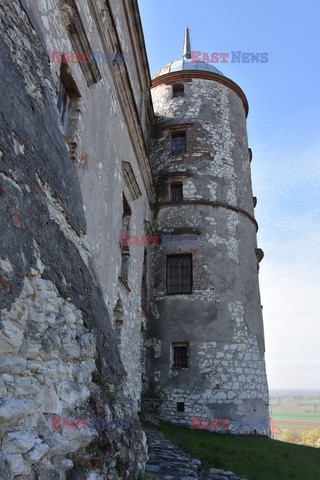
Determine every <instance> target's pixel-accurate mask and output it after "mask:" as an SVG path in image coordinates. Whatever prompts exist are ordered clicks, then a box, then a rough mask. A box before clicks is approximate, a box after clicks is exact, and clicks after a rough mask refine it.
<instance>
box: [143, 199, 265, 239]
mask: <svg viewBox="0 0 320 480" xmlns="http://www.w3.org/2000/svg"><path fill="white" fill-rule="evenodd" d="M185 205H209V206H211V207H222V208H226V209H228V210H232V211H234V212H237V213H241V214H243V215H245V216H246V217H248V218H249V219H250V220H251V222H252V223H253V224H254V226H255V228H256V231H258V228H259V227H258V222H257V220H256V219H255V218H254V216H253V215H251V213H249V212H247V211H246V210H244V209H243V208H239V207H236V206H234V205H230V204H229V203H224V202H213V201H210V200H182V202H177V203H172V202H159V203H158V204H155V205H153V206H152V210H159V209H162V208H168V207H169V208H173V207H178V208H179V207H183V206H185Z"/></svg>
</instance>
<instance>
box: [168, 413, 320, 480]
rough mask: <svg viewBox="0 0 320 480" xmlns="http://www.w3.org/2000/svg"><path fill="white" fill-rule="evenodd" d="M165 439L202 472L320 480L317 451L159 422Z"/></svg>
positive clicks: (259, 478) (265, 478)
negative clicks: (198, 462) (198, 464)
mask: <svg viewBox="0 0 320 480" xmlns="http://www.w3.org/2000/svg"><path fill="white" fill-rule="evenodd" d="M161 430H162V432H163V433H164V435H165V437H166V438H168V439H169V440H171V441H172V442H173V443H174V444H176V445H178V446H179V447H181V448H182V449H183V450H185V451H186V452H187V453H188V454H189V455H191V457H192V458H199V460H201V462H202V466H203V467H204V468H209V467H213V468H221V469H223V470H227V471H228V470H231V471H232V472H234V473H235V474H237V475H239V476H245V477H247V478H248V479H249V480H316V479H320V449H319V448H312V447H304V446H301V445H293V444H290V443H284V442H280V441H277V440H271V439H269V438H267V437H262V436H259V435H257V436H254V435H230V434H220V435H219V434H214V433H211V432H208V431H205V430H202V431H199V430H191V429H190V428H187V427H180V426H177V425H172V424H170V423H166V422H161Z"/></svg>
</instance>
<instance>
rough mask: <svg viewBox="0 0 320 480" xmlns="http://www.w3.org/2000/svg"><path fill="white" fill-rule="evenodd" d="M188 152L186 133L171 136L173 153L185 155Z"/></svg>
mask: <svg viewBox="0 0 320 480" xmlns="http://www.w3.org/2000/svg"><path fill="white" fill-rule="evenodd" d="M185 151H186V133H185V132H178V133H173V134H172V135H171V152H172V153H184V152H185Z"/></svg>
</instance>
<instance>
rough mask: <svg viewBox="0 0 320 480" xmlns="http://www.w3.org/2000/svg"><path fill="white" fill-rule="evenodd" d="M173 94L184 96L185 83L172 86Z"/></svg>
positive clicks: (174, 95)
mask: <svg viewBox="0 0 320 480" xmlns="http://www.w3.org/2000/svg"><path fill="white" fill-rule="evenodd" d="M172 96H173V97H184V86H183V85H174V86H173V87H172Z"/></svg>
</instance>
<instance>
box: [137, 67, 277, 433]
mask: <svg viewBox="0 0 320 480" xmlns="http://www.w3.org/2000/svg"><path fill="white" fill-rule="evenodd" d="M173 83H174V82H173V81H172V80H171V81H170V82H168V83H166V82H164V83H162V84H160V85H158V86H156V87H154V88H153V89H152V97H153V101H154V110H155V114H156V117H157V125H156V128H155V129H154V143H153V148H152V152H153V156H152V166H153V170H154V176H155V178H156V184H157V188H158V192H159V202H158V205H157V210H156V214H157V216H156V221H155V230H156V232H157V234H161V233H175V234H186V233H189V234H190V233H193V234H197V235H198V236H199V245H198V246H196V247H188V246H184V247H174V246H172V247H169V246H163V247H160V248H159V249H157V250H156V249H154V251H153V261H154V270H153V277H154V288H153V302H152V315H153V320H150V322H149V324H148V326H149V328H148V332H147V341H146V347H147V352H148V354H147V355H148V356H147V359H148V360H147V365H148V367H147V368H148V377H149V389H150V390H152V391H154V392H158V394H159V397H160V400H161V405H160V415H161V416H162V418H165V419H168V420H172V421H175V422H180V423H187V424H190V423H191V420H190V417H192V416H202V417H204V418H209V419H212V418H226V419H229V420H230V425H229V430H232V431H241V432H246V433H247V432H253V431H254V429H256V430H257V431H259V432H260V433H262V434H268V433H269V425H268V423H269V421H268V420H269V419H268V407H267V404H268V388H267V381H266V372H265V363H264V340H263V322H262V314H261V306H260V294H259V285H258V272H257V258H256V253H255V249H256V247H257V245H256V222H255V219H254V216H253V202H252V189H251V175H250V161H249V155H248V144H247V135H246V123H245V122H246V121H245V112H244V109H243V104H242V101H241V100H240V98H239V97H238V96H237V94H236V93H234V92H233V91H232V90H231V89H229V88H228V87H227V86H225V85H222V84H220V83H218V82H215V81H210V80H207V79H191V78H190V77H189V76H185V77H184V76H183V75H181V79H178V80H176V83H184V88H185V95H184V97H178V98H172V84H173ZM178 125H181V126H180V127H178ZM179 130H181V131H185V132H186V153H184V154H175V155H172V154H171V132H174V131H179ZM177 180H179V181H181V182H183V201H182V202H181V203H178V204H172V203H170V197H169V188H170V182H174V181H177ZM172 253H192V268H193V291H192V294H188V295H167V294H166V268H165V265H166V255H168V254H172ZM172 342H188V343H189V367H188V368H182V369H174V368H172V355H173V353H172ZM152 401H153V402H154V399H153V400H152ZM177 402H184V412H177ZM236 417H237V418H241V419H244V420H246V421H247V420H248V419H252V421H251V423H250V425H249V424H248V422H247V424H246V425H245V424H243V423H242V424H239V422H238V423H237V424H236V422H235V421H234V422H231V420H233V419H235V418H236Z"/></svg>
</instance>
